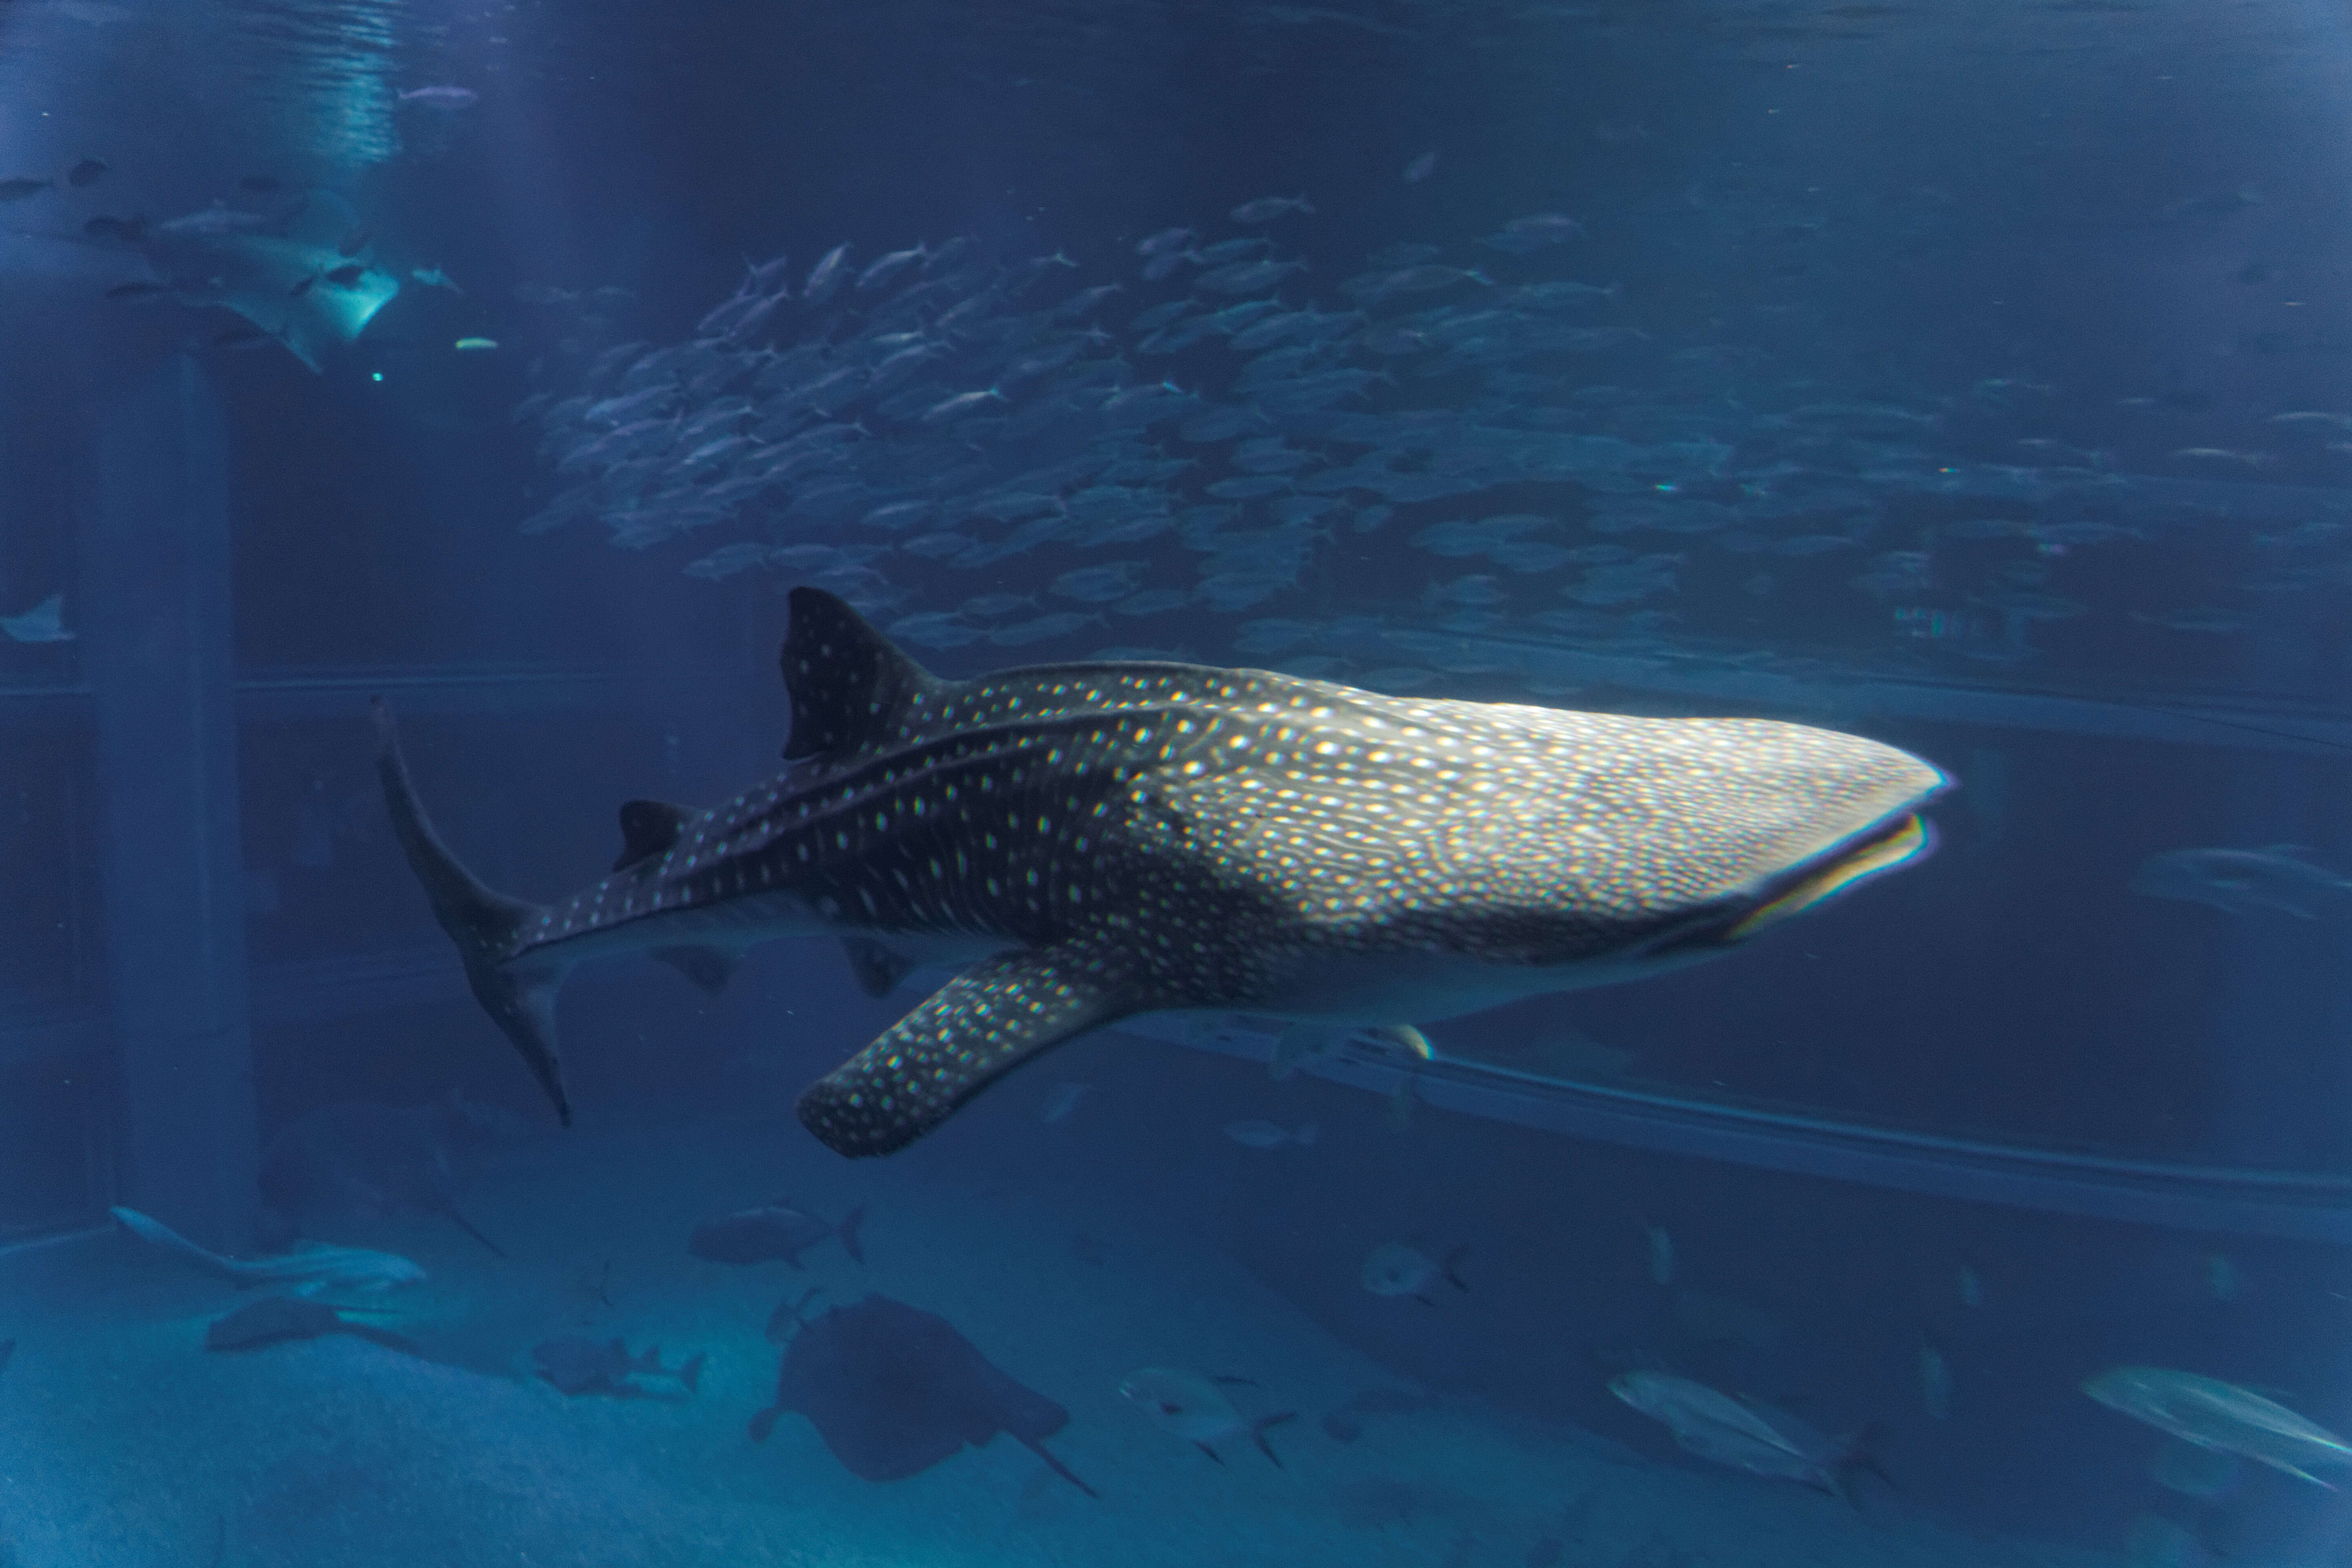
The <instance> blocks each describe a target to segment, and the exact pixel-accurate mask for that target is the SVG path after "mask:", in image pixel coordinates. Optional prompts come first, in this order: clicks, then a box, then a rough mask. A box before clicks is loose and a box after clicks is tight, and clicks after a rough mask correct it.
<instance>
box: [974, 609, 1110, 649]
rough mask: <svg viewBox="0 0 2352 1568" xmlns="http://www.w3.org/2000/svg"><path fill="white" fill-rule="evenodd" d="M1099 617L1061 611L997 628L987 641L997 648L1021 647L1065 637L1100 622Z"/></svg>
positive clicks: (1071, 611) (1072, 611) (1073, 611)
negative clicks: (1082, 627)
mask: <svg viewBox="0 0 2352 1568" xmlns="http://www.w3.org/2000/svg"><path fill="white" fill-rule="evenodd" d="M1101 619H1102V617H1101V616H1082V615H1080V614H1078V613H1077V612H1076V610H1063V611H1060V612H1058V613H1056V614H1054V615H1050V616H1038V617H1037V618H1036V619H1034V620H1031V621H1015V622H1014V623H1013V625H1011V626H999V627H997V628H996V630H994V631H992V632H991V633H989V634H988V640H989V641H990V642H992V643H994V644H995V645H996V646H997V647H1024V646H1025V645H1026V644H1029V643H1033V642H1044V641H1045V639H1046V638H1048V637H1067V636H1069V635H1070V634H1071V633H1072V632H1074V631H1076V630H1077V629H1078V628H1079V627H1081V626H1091V625H1093V624H1094V623H1095V622H1097V621H1099V620H1101Z"/></svg>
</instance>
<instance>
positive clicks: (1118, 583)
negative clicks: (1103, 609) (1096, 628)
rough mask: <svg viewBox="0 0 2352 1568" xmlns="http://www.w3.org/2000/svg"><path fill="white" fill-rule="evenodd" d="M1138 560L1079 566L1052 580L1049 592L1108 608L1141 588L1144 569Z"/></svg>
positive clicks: (1143, 565)
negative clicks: (1117, 600) (1110, 604)
mask: <svg viewBox="0 0 2352 1568" xmlns="http://www.w3.org/2000/svg"><path fill="white" fill-rule="evenodd" d="M1148 569H1149V568H1148V567H1147V565H1146V563H1143V562H1140V561H1114V562H1112V563H1109V564H1108V565H1104V566H1081V567H1080V568H1078V569H1077V570H1076V571H1075V572H1065V573H1063V574H1061V575H1060V576H1058V577H1056V578H1055V579H1054V581H1053V582H1052V584H1049V585H1048V586H1049V588H1050V591H1051V592H1053V593H1054V594H1055V595H1059V596H1060V597H1062V598H1065V599H1076V600H1077V601H1078V602H1079V603H1081V604H1087V605H1108V604H1109V603H1111V602H1112V601H1113V600H1115V599H1124V598H1126V597H1127V596H1128V595H1129V594H1132V593H1134V592H1135V591H1136V589H1137V588H1139V587H1140V586H1142V580H1143V574H1144V573H1145V572H1146V571H1147V570H1148Z"/></svg>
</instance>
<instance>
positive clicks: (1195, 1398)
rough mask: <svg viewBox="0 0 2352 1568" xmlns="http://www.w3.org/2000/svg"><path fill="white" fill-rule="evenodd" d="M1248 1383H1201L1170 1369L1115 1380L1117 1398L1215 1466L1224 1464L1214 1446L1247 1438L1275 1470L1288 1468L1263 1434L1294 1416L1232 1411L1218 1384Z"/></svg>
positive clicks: (1291, 1413)
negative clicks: (1195, 1449)
mask: <svg viewBox="0 0 2352 1568" xmlns="http://www.w3.org/2000/svg"><path fill="white" fill-rule="evenodd" d="M1248 1381H1249V1380H1248V1379H1247V1378H1239V1377H1205V1376H1203V1375H1202V1374H1201V1373H1197V1372H1184V1371H1181V1370H1179V1369H1177V1368H1174V1367H1165V1366H1147V1367H1143V1368H1140V1369H1139V1370H1137V1371H1135V1372H1131V1373H1128V1374H1127V1376H1125V1377H1123V1378H1121V1379H1120V1380H1119V1384H1118V1392H1119V1394H1120V1396H1121V1397H1123V1398H1124V1399H1126V1400H1127V1401H1128V1403H1129V1404H1130V1405H1134V1406H1135V1407H1136V1408H1137V1409H1138V1410H1140V1411H1142V1412H1143V1414H1144V1415H1145V1417H1146V1418H1148V1419H1149V1420H1150V1423H1151V1424H1152V1425H1153V1426H1157V1427H1159V1428H1160V1430H1161V1431H1163V1432H1166V1433H1169V1434H1170V1435H1171V1436H1177V1437H1181V1438H1182V1439H1184V1441H1186V1442H1187V1443H1190V1444H1192V1447H1195V1448H1198V1449H1200V1450H1201V1452H1202V1453H1203V1454H1206V1455H1208V1456H1209V1458H1213V1459H1214V1460H1216V1461H1217V1463H1219V1464H1221V1465H1222V1464H1223V1463H1224V1462H1225V1460H1224V1456H1223V1455H1222V1454H1220V1453H1218V1452H1217V1450H1216V1448H1215V1447H1214V1445H1216V1444H1218V1443H1222V1442H1223V1441H1224V1440H1225V1439H1226V1438H1228V1437H1241V1436H1246V1437H1248V1438H1249V1439H1250V1440H1251V1441H1252V1442H1254V1443H1255V1444H1256V1445H1257V1447H1258V1451H1259V1452H1260V1453H1262V1454H1264V1455H1265V1457H1266V1458H1269V1459H1271V1460H1273V1461H1274V1465H1275V1468H1276V1469H1283V1468H1287V1467H1286V1466H1285V1465H1284V1464H1283V1462H1282V1456H1281V1455H1279V1454H1277V1453H1276V1452H1275V1451H1274V1445H1273V1444H1272V1443H1269V1442H1267V1441H1266V1436H1265V1435H1266V1433H1267V1432H1269V1431H1270V1430H1272V1429H1273V1428H1275V1427H1276V1426H1281V1425H1282V1424H1283V1423H1284V1422H1286V1421H1296V1420H1297V1419H1298V1412H1297V1411H1296V1410H1283V1411H1277V1412H1276V1413H1275V1414H1274V1415H1260V1416H1256V1417H1251V1416H1247V1415H1243V1414H1242V1413H1241V1412H1240V1411H1239V1410H1237V1409H1235V1408H1234V1402H1233V1400H1232V1399H1231V1398H1229V1397H1227V1395H1226V1394H1225V1391H1224V1390H1223V1388H1221V1387H1219V1386H1218V1384H1234V1383H1246V1382H1248Z"/></svg>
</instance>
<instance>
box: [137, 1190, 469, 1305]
mask: <svg viewBox="0 0 2352 1568" xmlns="http://www.w3.org/2000/svg"><path fill="white" fill-rule="evenodd" d="M107 1212H109V1213H110V1214H111V1215H114V1217H115V1219H116V1220H118V1221H119V1222H121V1226H122V1228H123V1229H125V1230H127V1231H129V1232H130V1233H131V1235H133V1236H135V1237H138V1238H139V1239H140V1240H142V1241H144V1242H147V1243H149V1244H150V1245H151V1246H154V1247H162V1248H163V1250H164V1251H166V1252H173V1253H177V1254H178V1255H179V1256H180V1257H181V1258H183V1259H184V1260H185V1261H186V1262H189V1263H192V1264H194V1266H195V1267H196V1268H201V1269H203V1270H204V1271H205V1273H207V1274H210V1275H213V1276H215V1277H216V1278H218V1279H226V1280H228V1281H229V1282H230V1283H232V1284H234V1285H236V1287H237V1288H238V1289H250V1288H251V1287H253V1286H256V1285H291V1286H293V1287H294V1289H295V1293H296V1294H297V1295H302V1296H308V1295H312V1294H314V1293H316V1292H318V1291H320V1290H327V1289H337V1290H389V1289H392V1288H393V1287H394V1286H395V1285H414V1284H415V1283H416V1282H417V1281H418V1280H420V1279H424V1278H425V1270H424V1269H422V1268H418V1267H417V1266H416V1265H415V1264H414V1263H412V1262H410V1261H409V1260H408V1259H407V1258H403V1257H401V1256H399V1255H398V1254H397V1253H392V1252H370V1251H369V1250H368V1249H367V1248H365V1247H334V1246H331V1245H329V1244H328V1243H326V1242H323V1241H305V1242H299V1243H297V1244H296V1245H295V1247H293V1248H292V1249H291V1250H289V1251H286V1252H273V1253H271V1254H270V1255H269V1256H268V1257H267V1258H223V1257H222V1256H221V1255H220V1254H219V1253H217V1252H207V1251H205V1249H204V1248H203V1247H198V1246H197V1245H196V1244H195V1243H194V1242H193V1241H190V1240H189V1239H188V1238H187V1237H184V1236H182V1235H181V1234H180V1233H179V1232H178V1231H176V1230H173V1228H172V1227H171V1226H167V1225H165V1224H163V1222H162V1221H160V1220H153V1219H150V1218H148V1217H147V1216H146V1215H143V1214H141V1213H140V1212H139V1211H138V1210H136V1209H124V1208H118V1209H110V1210H109V1211H107Z"/></svg>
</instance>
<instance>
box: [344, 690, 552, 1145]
mask: <svg viewBox="0 0 2352 1568" xmlns="http://www.w3.org/2000/svg"><path fill="white" fill-rule="evenodd" d="M370 707H371V710H372V711H373V714H374V717H375V733H376V758H375V771H376V776H377V777H378V778H379V779H381V780H382V781H383V798H384V803H385V805H388V806H389V807H390V808H391V812H392V826H393V831H394V833H396V834H398V835H399V837H400V847H401V848H402V849H404V850H405V851H406V852H407V854H408V864H409V868H410V869H412V870H414V871H415V873H416V879H417V880H418V881H420V882H422V883H424V884H425V897H426V899H428V900H430V901H431V902H432V905H433V917H434V919H436V920H437V921H440V922H441V929H442V930H443V931H447V932H448V933H449V940H450V941H452V942H456V943H457V956H458V957H459V958H460V959H462V960H463V961H464V962H465V965H466V981H467V984H469V985H471V986H472V987H473V988H474V999H475V1000H476V1001H478V1002H479V1003H480V1004H481V1005H482V1007H483V1009H484V1010H485V1011H487V1012H488V1014H489V1016H490V1017H491V1018H492V1020H493V1021H495V1022H496V1023H497V1024H498V1026H499V1028H500V1029H503V1030H504V1031H506V1037H507V1038H508V1039H509V1040H511V1041H513V1042H514V1048H515V1049H516V1050H518V1051H520V1052H521V1053H522V1059H523V1061H524V1062H525V1063H526V1064H528V1065H529V1067H530V1070H531V1076H532V1077H534V1078H536V1079H539V1085H540V1087H541V1089H545V1090H546V1091H547V1097H548V1099H550V1100H553V1101H554V1102H555V1113H556V1114H557V1115H558V1116H560V1117H562V1119H563V1124H564V1125H565V1126H566V1127H569V1126H571V1125H572V1101H571V1100H570V1098H569V1097H568V1096H566V1095H565V1093H564V1092H563V1063H562V1058H560V1057H558V1056H557V1055H556V1050H555V989H556V986H557V985H558V984H561V983H562V978H563V972H562V969H560V968H556V967H553V966H551V965H544V964H539V965H534V964H530V963H521V964H512V965H509V964H507V963H503V962H502V960H503V959H504V958H505V956H506V954H507V953H509V952H511V951H512V949H513V947H514V943H515V938H516V935H517V934H518V933H519V932H520V931H522V930H523V929H524V927H526V926H527V925H530V924H531V923H533V922H535V921H539V920H540V919H541V917H542V916H543V915H544V914H545V911H544V910H541V909H540V907H539V906H538V905H536V904H528V903H525V902H523V901H522V900H520V899H509V898H508V897H507V896H506V895H505V894H503V893H496V892H492V891H491V890H490V889H488V888H486V887H484V886H483V885H482V884H481V882H480V881H479V880H478V879H476V877H475V876H474V874H473V873H472V872H471V871H468V870H467V869H466V868H465V867H464V866H462V865H460V864H459V863H458V861H457V857H456V856H455V855H452V854H451V853H449V848H448V846H446V845H445V844H443V843H442V842H441V836H440V835H439V834H437V833H436V832H434V831H433V824H432V823H431V822H430V821H429V820H428V819H427V818H426V817H425V808H424V806H422V805H419V804H418V803H417V799H416V790H415V785H413V784H410V783H409V780H408V764H407V763H406V762H405V761H404V760H403V759H402V757H401V754H400V735H399V732H398V731H397V730H396V729H395V728H394V725H393V721H392V710H390V709H388V708H386V707H385V706H384V704H383V699H382V698H378V699H376V700H375V701H374V702H373V703H372V704H371V705H370Z"/></svg>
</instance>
